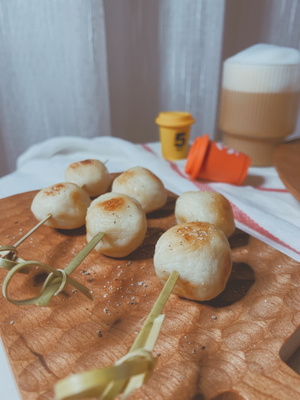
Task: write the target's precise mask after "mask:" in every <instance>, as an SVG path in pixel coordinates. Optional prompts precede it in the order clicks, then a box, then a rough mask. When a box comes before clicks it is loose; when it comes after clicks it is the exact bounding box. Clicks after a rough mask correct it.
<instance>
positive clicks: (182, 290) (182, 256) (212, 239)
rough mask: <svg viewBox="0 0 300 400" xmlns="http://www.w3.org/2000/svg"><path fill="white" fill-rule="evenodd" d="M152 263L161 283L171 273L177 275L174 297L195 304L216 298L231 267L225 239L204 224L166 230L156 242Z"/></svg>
mask: <svg viewBox="0 0 300 400" xmlns="http://www.w3.org/2000/svg"><path fill="white" fill-rule="evenodd" d="M153 261H154V268H155V272H156V275H157V277H158V278H159V279H160V280H161V281H162V282H163V283H164V282H166V280H167V279H168V277H169V275H170V274H171V273H172V271H177V272H178V273H179V278H178V280H177V283H176V285H175V288H174V289H173V292H174V293H175V294H177V295H179V296H181V297H184V298H186V299H191V300H198V301H206V300H211V299H213V298H214V297H216V296H218V295H219V294H220V293H221V292H222V291H223V290H224V288H225V286H226V283H227V280H228V278H229V275H230V273H231V268H232V261H231V249H230V246H229V243H228V240H227V238H226V236H225V235H224V233H223V232H222V231H221V229H219V228H218V227H217V226H216V225H213V224H210V223H208V222H189V223H186V224H180V225H175V226H173V227H172V228H170V229H168V230H167V231H166V232H164V233H163V234H162V236H161V237H160V238H159V239H158V241H157V243H156V246H155V253H154V259H153Z"/></svg>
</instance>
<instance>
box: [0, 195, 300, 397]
mask: <svg viewBox="0 0 300 400" xmlns="http://www.w3.org/2000/svg"><path fill="white" fill-rule="evenodd" d="M34 194H35V192H30V193H23V194H19V195H16V196H13V197H10V198H6V199H2V200H0V210H1V215H0V243H1V244H2V245H4V244H13V243H15V242H16V240H17V239H19V238H20V237H21V236H22V235H23V234H24V233H25V232H27V231H28V230H29V229H31V228H32V227H33V226H34V225H35V224H36V221H35V218H34V217H33V215H32V214H31V211H30V205H31V201H32V199H33V196H34ZM174 203H175V196H174V195H172V194H170V195H169V198H168V203H167V205H166V206H165V207H164V208H163V209H162V210H161V211H159V212H156V213H153V214H151V215H149V217H148V225H149V228H148V232H147V236H146V239H145V241H144V243H143V245H142V246H141V247H140V248H139V249H138V250H137V251H135V252H134V253H133V254H131V256H130V257H127V258H125V259H121V260H117V259H112V258H108V257H105V256H101V255H99V254H98V253H96V252H95V251H93V252H92V253H90V255H89V256H88V257H87V258H86V260H84V261H83V263H82V264H81V265H80V266H79V267H78V269H77V270H76V271H75V273H74V274H73V275H72V277H74V278H76V279H78V280H79V281H80V282H81V283H83V284H85V285H86V286H88V287H89V288H90V289H91V290H92V291H93V294H94V297H95V299H94V301H93V302H92V301H90V300H88V299H86V298H85V297H84V296H83V295H82V294H81V293H79V292H76V291H74V290H72V287H70V286H68V287H67V288H66V289H65V290H64V291H63V292H62V293H61V294H60V295H58V296H57V297H56V298H54V299H53V300H52V302H51V305H50V306H49V307H44V308H41V307H36V306H27V307H25V306H23V307H17V306H14V305H12V304H11V303H9V302H8V301H7V300H6V299H4V298H3V296H2V294H0V307H1V308H0V334H1V338H2V340H3V343H4V346H5V349H6V352H7V355H8V358H9V361H10V364H11V368H12V370H13V372H14V375H15V379H16V382H17V384H18V387H19V389H20V392H21V395H22V398H23V399H24V400H49V399H53V398H54V395H53V385H54V384H55V383H56V382H57V381H58V380H59V379H62V378H64V377H66V376H68V375H69V374H71V373H75V372H81V371H86V370H90V369H93V368H100V367H104V366H108V365H111V364H113V363H114V362H115V361H116V360H118V359H119V358H121V357H122V356H124V355H125V354H126V353H127V351H128V350H129V348H130V346H131V345H132V343H133V341H134V339H135V337H136V335H137V333H138V331H139V330H140V329H141V327H142V324H143V322H144V320H145V317H146V316H147V315H148V313H149V311H150V310H151V308H152V306H153V304H154V302H155V300H156V299H157V297H158V294H159V292H160V291H161V289H162V286H161V284H160V282H159V281H158V279H157V278H156V276H155V273H154V269H153V262H152V257H153V252H154V246H155V243H156V241H157V239H158V237H159V236H160V235H161V234H162V232H163V231H165V230H166V229H167V228H169V227H170V226H172V225H174V224H175V219H174ZM85 243H86V240H85V231H84V228H82V229H78V230H74V231H71V232H67V231H58V230H54V229H52V228H50V227H47V226H42V227H41V228H40V229H39V230H38V231H37V232H36V233H34V234H33V236H32V237H31V238H29V239H27V241H25V242H24V243H23V244H22V245H20V247H19V248H18V250H19V256H20V257H22V258H23V259H25V260H39V261H42V262H44V263H47V264H49V265H51V266H53V267H56V268H64V267H65V266H66V265H67V264H68V263H69V262H70V260H71V259H73V258H74V256H75V255H76V254H77V253H78V252H79V251H80V250H81V249H82V248H83V247H84V245H85ZM230 243H231V247H232V252H233V259H234V264H233V271H232V274H231V277H230V279H229V281H228V284H227V287H226V289H225V291H224V292H223V293H222V294H221V295H220V296H218V297H217V298H216V299H214V300H212V301H209V302H205V303H200V302H195V301H188V300H184V299H181V298H178V297H177V296H176V295H173V294H172V295H171V296H170V298H169V301H168V303H167V305H166V307H165V309H164V312H165V314H166V318H165V321H164V323H163V327H162V330H161V332H160V335H159V338H158V341H157V344H156V346H155V349H154V355H156V356H157V357H158V364H157V367H156V368H155V370H154V373H153V375H152V377H151V378H150V380H149V381H148V383H147V384H145V385H144V386H142V387H141V388H140V389H139V390H137V391H135V392H134V393H133V395H132V396H131V397H130V399H149V400H150V399H151V400H152V399H181V400H185V399H186V400H187V399H194V400H195V399H197V400H200V399H201V400H203V399H215V400H217V399H218V400H221V399H222V400H225V399H231V400H232V399H233V400H243V399H256V400H257V399H278V400H279V399H280V400H285V399H289V400H290V399H296V398H299V397H300V378H299V375H298V374H297V373H296V372H295V371H294V370H293V369H291V368H290V367H289V366H288V365H287V364H286V363H285V362H284V361H283V360H282V358H283V359H284V360H287V359H288V358H289V357H290V355H291V354H292V353H293V352H294V351H295V349H296V348H297V347H298V345H299V336H300V335H299V333H300V330H299V326H300V264H299V263H297V262H296V261H294V260H292V259H290V258H289V257H287V256H285V255H283V254H281V253H279V252H278V251H276V250H274V249H272V248H271V247H269V246H268V245H266V244H263V243H262V242H260V241H258V240H256V239H254V238H253V237H249V236H248V235H247V234H245V233H243V232H241V231H238V230H237V231H236V232H235V234H234V235H233V237H232V238H231V239H230ZM5 275H6V271H4V270H0V282H3V279H4V277H5ZM42 278H43V272H42V271H40V270H38V269H37V270H34V271H33V272H32V273H30V274H29V275H23V274H18V276H17V277H16V278H15V281H14V283H13V285H14V290H13V293H12V294H13V295H14V297H15V298H21V297H23V296H25V295H27V296H29V294H31V295H32V294H34V291H35V290H38V289H39V288H40V285H41V282H42ZM297 329H298V331H297ZM295 332H296V333H295Z"/></svg>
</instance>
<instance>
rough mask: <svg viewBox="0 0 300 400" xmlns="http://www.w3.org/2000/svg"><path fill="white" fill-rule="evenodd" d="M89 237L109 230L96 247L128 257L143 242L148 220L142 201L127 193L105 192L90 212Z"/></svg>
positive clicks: (118, 255) (112, 254) (113, 254)
mask: <svg viewBox="0 0 300 400" xmlns="http://www.w3.org/2000/svg"><path fill="white" fill-rule="evenodd" d="M86 230H87V240H88V241H90V240H91V239H92V238H93V237H94V236H95V235H96V234H97V233H98V232H103V233H105V235H104V237H103V239H102V240H101V241H100V242H99V244H98V245H97V246H96V247H95V249H96V250H97V251H98V252H100V253H102V254H105V255H107V256H110V257H116V258H120V257H125V256H127V255H128V254H130V253H132V252H133V251H134V250H136V249H137V248H138V247H139V246H140V245H141V244H142V242H143V240H144V238H145V235H146V231H147V219H146V214H145V212H144V210H143V209H142V207H141V205H140V203H139V202H138V201H137V200H135V199H134V198H131V197H129V196H127V195H125V194H121V193H115V192H110V193H105V194H103V195H101V196H99V197H98V198H97V199H95V200H93V202H92V203H91V206H90V207H89V209H88V211H87V215H86Z"/></svg>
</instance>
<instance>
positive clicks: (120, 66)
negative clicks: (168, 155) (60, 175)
mask: <svg viewBox="0 0 300 400" xmlns="http://www.w3.org/2000/svg"><path fill="white" fill-rule="evenodd" d="M299 24H300V2H299V1H298V0H185V1H182V0H151V1H149V0H42V1H41V0H0V175H4V174H7V173H9V172H10V171H13V170H14V169H15V160H16V157H17V156H18V155H19V154H20V153H22V152H23V151H24V150H25V149H26V148H28V147H29V146H30V145H32V144H34V143H37V142H40V141H42V140H44V139H46V138H50V137H53V136H63V135H71V136H82V137H94V136H99V135H105V136H107V135H112V136H116V137H121V138H124V139H127V140H130V141H132V142H152V141H157V140H158V128H157V126H156V125H155V122H154V120H155V117H156V116H157V114H158V113H159V112H160V111H162V110H185V111H189V112H191V113H192V114H193V116H194V118H195V120H196V123H195V125H193V127H192V132H191V138H192V139H193V138H195V137H196V136H200V135H203V134H204V133H209V134H210V136H211V137H212V138H215V139H220V134H219V132H218V129H217V116H218V101H219V87H220V79H221V71H222V62H223V60H224V59H226V58H227V57H229V56H231V55H233V54H235V53H236V52H238V51H240V50H242V49H244V48H246V47H248V46H250V45H252V44H255V43H258V42H264V43H272V44H278V45H282V46H289V47H295V48H298V49H300V25H299ZM298 126H299V124H298ZM298 130H299V128H298V129H297V131H296V133H295V135H299V132H298Z"/></svg>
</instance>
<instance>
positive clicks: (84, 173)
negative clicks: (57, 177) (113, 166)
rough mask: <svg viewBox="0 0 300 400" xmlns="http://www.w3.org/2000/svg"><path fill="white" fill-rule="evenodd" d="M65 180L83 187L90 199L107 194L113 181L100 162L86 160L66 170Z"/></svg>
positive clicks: (75, 163)
mask: <svg viewBox="0 0 300 400" xmlns="http://www.w3.org/2000/svg"><path fill="white" fill-rule="evenodd" d="M65 179H66V181H67V182H73V183H76V184H77V185H78V186H80V187H82V188H83V189H84V190H85V191H86V192H87V193H88V195H89V196H90V197H96V196H100V195H101V194H103V193H105V192H106V191H107V189H108V187H109V185H110V183H111V180H112V178H111V176H110V174H109V172H108V170H107V168H106V166H105V165H104V164H103V163H102V162H101V161H99V160H84V161H78V162H74V163H72V164H70V165H69V166H68V168H67V169H66V172H65Z"/></svg>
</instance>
